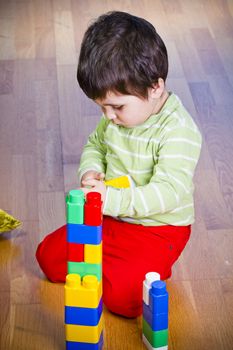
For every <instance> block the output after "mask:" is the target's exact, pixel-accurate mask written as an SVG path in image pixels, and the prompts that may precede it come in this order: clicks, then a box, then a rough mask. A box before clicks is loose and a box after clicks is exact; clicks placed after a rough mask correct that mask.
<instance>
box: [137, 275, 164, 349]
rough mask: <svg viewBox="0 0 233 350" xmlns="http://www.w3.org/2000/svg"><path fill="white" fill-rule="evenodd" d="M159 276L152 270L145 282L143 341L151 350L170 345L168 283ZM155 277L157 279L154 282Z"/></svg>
mask: <svg viewBox="0 0 233 350" xmlns="http://www.w3.org/2000/svg"><path fill="white" fill-rule="evenodd" d="M158 278H159V275H158V274H155V273H151V272H150V273H148V274H146V277H145V281H144V282H143V299H144V301H143V318H142V331H143V342H144V343H145V345H146V347H147V348H148V349H149V350H151V349H162V350H164V349H167V345H168V293H167V290H166V283H165V282H164V281H160V280H158ZM153 279H157V280H156V281H154V282H153ZM148 292H149V304H148ZM145 301H146V302H145Z"/></svg>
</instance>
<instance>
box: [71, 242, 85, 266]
mask: <svg viewBox="0 0 233 350" xmlns="http://www.w3.org/2000/svg"><path fill="white" fill-rule="evenodd" d="M67 261H73V262H84V244H78V243H69V242H67Z"/></svg>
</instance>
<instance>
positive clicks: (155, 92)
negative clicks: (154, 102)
mask: <svg viewBox="0 0 233 350" xmlns="http://www.w3.org/2000/svg"><path fill="white" fill-rule="evenodd" d="M164 89H165V83H164V80H163V79H162V78H159V79H158V82H157V83H155V84H153V85H152V87H151V88H150V89H149V96H150V97H151V98H160V97H161V96H162V94H163V92H164Z"/></svg>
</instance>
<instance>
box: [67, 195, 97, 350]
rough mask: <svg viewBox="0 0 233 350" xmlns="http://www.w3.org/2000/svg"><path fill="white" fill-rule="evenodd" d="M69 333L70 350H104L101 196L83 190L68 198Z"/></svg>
mask: <svg viewBox="0 0 233 350" xmlns="http://www.w3.org/2000/svg"><path fill="white" fill-rule="evenodd" d="M66 202H67V251H68V256H67V271H68V275H67V276H66V284H65V333H66V349H67V350H101V349H102V347H103V318H102V311H103V303H102V225H101V224H102V214H101V206H102V202H101V195H100V194H99V193H97V192H90V193H88V194H87V196H86V201H85V199H84V193H83V192H82V191H81V190H72V191H70V192H69V194H68V196H67V200H66Z"/></svg>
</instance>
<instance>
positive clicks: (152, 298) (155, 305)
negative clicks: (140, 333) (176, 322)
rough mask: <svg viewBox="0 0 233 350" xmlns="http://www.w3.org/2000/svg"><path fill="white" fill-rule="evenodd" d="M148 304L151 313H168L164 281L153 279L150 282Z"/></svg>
mask: <svg viewBox="0 0 233 350" xmlns="http://www.w3.org/2000/svg"><path fill="white" fill-rule="evenodd" d="M149 306H150V308H151V312H152V314H167V313H168V292H167V290H166V283H165V282H164V281H155V282H153V283H152V284H151V289H150V292H149Z"/></svg>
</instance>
